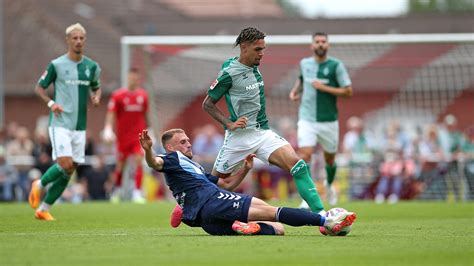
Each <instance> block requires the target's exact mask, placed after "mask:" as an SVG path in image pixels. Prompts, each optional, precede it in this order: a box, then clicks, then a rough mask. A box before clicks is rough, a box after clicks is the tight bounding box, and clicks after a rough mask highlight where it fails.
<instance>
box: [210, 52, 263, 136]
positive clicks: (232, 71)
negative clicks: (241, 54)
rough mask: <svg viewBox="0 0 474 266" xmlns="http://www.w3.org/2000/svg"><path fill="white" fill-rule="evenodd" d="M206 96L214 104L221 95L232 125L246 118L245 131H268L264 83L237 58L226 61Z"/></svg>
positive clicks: (256, 73)
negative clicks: (250, 129)
mask: <svg viewBox="0 0 474 266" xmlns="http://www.w3.org/2000/svg"><path fill="white" fill-rule="evenodd" d="M207 94H208V95H209V97H211V98H212V99H213V100H214V101H218V100H219V99H220V98H221V97H222V96H225V99H226V103H227V109H228V111H229V114H230V117H229V119H230V120H231V121H232V122H235V121H237V119H238V118H239V117H242V116H246V117H247V118H248V121H247V128H262V129H269V126H268V119H267V115H266V114H265V91H264V83H263V78H262V74H260V71H259V70H258V67H257V66H254V67H249V66H246V65H244V64H242V63H240V62H239V58H238V57H234V58H231V59H228V60H227V61H225V62H224V64H223V65H222V68H221V71H220V72H219V74H218V77H217V79H216V80H215V81H214V83H212V85H211V86H210V87H209V90H208V91H207Z"/></svg>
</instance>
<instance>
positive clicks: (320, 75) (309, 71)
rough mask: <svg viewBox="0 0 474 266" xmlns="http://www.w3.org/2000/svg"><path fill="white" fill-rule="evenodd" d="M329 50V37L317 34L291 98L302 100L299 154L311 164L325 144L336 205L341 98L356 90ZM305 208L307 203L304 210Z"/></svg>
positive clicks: (329, 189) (329, 192)
mask: <svg viewBox="0 0 474 266" xmlns="http://www.w3.org/2000/svg"><path fill="white" fill-rule="evenodd" d="M328 49H329V42H328V35H327V34H326V33H321V32H317V33H315V34H313V39H312V42H311V50H312V51H313V53H314V54H313V56H310V57H306V58H303V59H302V60H301V61H300V76H299V78H298V79H297V80H296V82H295V84H294V86H293V88H292V89H291V92H290V95H289V96H290V99H291V100H292V101H299V100H301V104H300V107H299V115H298V116H299V120H298V147H299V148H298V154H299V155H300V156H301V157H302V158H303V159H304V160H305V161H306V162H307V163H310V162H311V155H312V154H313V151H314V148H315V147H316V144H317V143H318V142H319V143H321V146H322V147H323V150H324V159H325V162H326V173H327V180H326V181H327V182H326V194H327V196H328V197H327V198H328V202H329V204H330V205H335V204H336V203H337V195H336V191H335V189H334V187H333V186H332V183H333V181H334V177H335V175H336V169H337V166H336V163H335V160H334V159H335V156H336V152H337V148H338V145H339V121H338V115H337V97H346V98H349V97H352V87H351V80H350V78H349V74H348V73H347V70H346V68H345V67H344V64H343V63H342V62H341V61H340V60H338V59H336V58H333V57H329V56H328V55H327V52H328ZM305 205H306V204H305V203H304V202H303V203H302V207H304V206H305ZM306 206H307V205H306ZM310 206H311V204H310Z"/></svg>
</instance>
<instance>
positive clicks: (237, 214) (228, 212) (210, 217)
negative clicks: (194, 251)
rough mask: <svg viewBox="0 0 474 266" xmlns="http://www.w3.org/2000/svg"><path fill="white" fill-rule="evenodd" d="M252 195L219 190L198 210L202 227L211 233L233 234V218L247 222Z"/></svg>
mask: <svg viewBox="0 0 474 266" xmlns="http://www.w3.org/2000/svg"><path fill="white" fill-rule="evenodd" d="M251 201H252V197H251V196H249V195H245V194H240V193H233V192H228V191H224V190H221V192H218V193H216V194H214V195H213V196H212V197H211V198H210V199H209V200H208V201H207V202H206V204H204V206H203V207H202V209H201V211H200V212H199V218H200V224H201V227H202V229H204V231H206V232H207V233H208V234H211V235H234V234H236V233H235V232H234V231H233V230H232V224H233V223H234V221H235V220H238V221H241V222H247V220H248V214H249V209H250V203H251Z"/></svg>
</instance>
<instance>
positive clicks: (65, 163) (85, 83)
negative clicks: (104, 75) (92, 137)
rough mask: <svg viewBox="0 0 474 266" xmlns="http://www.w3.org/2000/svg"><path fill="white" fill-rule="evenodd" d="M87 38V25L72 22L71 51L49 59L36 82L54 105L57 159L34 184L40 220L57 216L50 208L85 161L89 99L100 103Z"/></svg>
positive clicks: (69, 30)
mask: <svg viewBox="0 0 474 266" xmlns="http://www.w3.org/2000/svg"><path fill="white" fill-rule="evenodd" d="M85 42H86V30H85V29H84V27H83V26H82V25H81V24H79V23H76V24H74V25H71V26H69V27H68V28H67V29H66V43H67V45H68V51H67V53H66V54H65V55H62V56H60V57H58V58H56V59H54V60H53V61H51V63H49V65H48V67H47V69H46V71H45V72H44V73H43V75H42V76H41V78H40V79H39V81H38V84H37V85H36V93H37V94H38V96H39V97H40V98H41V99H42V100H43V101H44V102H45V103H46V104H47V106H48V108H49V109H50V112H49V118H50V119H49V128H48V130H49V137H50V140H51V144H52V148H53V156H52V157H53V159H54V160H56V163H55V164H54V165H52V166H51V167H50V168H49V169H48V170H47V171H46V172H45V173H44V175H43V176H41V179H39V180H36V181H34V182H33V184H32V186H31V191H30V195H29V203H30V206H31V207H32V208H34V209H36V212H35V217H36V218H37V219H40V220H46V221H52V220H54V218H53V216H52V215H51V214H50V212H49V209H50V207H51V205H53V204H54V202H56V200H57V199H58V198H59V197H60V196H61V194H62V193H63V191H64V190H65V189H66V186H67V184H68V182H69V179H70V178H71V175H72V174H73V173H74V171H75V170H76V168H77V166H78V164H79V163H84V160H85V144H86V125H87V101H88V98H90V100H91V102H92V104H93V105H94V106H98V105H99V103H100V97H101V90H100V67H99V64H98V63H97V62H95V61H93V60H92V59H90V58H88V57H87V56H85V55H84V54H83V51H84V46H85ZM51 83H53V84H54V98H53V99H51V98H50V97H49V96H48V94H47V92H46V89H48V87H49V85H51ZM50 183H51V184H52V185H51V187H50V188H49V189H48V192H47V193H46V196H45V197H44V200H43V202H41V194H42V192H43V191H44V188H45V187H46V186H47V185H48V184H50ZM40 203H41V205H40ZM38 206H39V207H38Z"/></svg>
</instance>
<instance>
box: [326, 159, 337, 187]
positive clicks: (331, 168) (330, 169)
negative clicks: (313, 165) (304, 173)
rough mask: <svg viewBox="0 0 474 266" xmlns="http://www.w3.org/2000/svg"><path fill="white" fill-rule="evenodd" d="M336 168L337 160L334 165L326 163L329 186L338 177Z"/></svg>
mask: <svg viewBox="0 0 474 266" xmlns="http://www.w3.org/2000/svg"><path fill="white" fill-rule="evenodd" d="M336 170H337V165H336V163H335V162H334V163H333V164H332V165H328V164H326V174H327V181H328V185H329V186H330V185H331V184H332V182H334V178H335V177H336Z"/></svg>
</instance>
